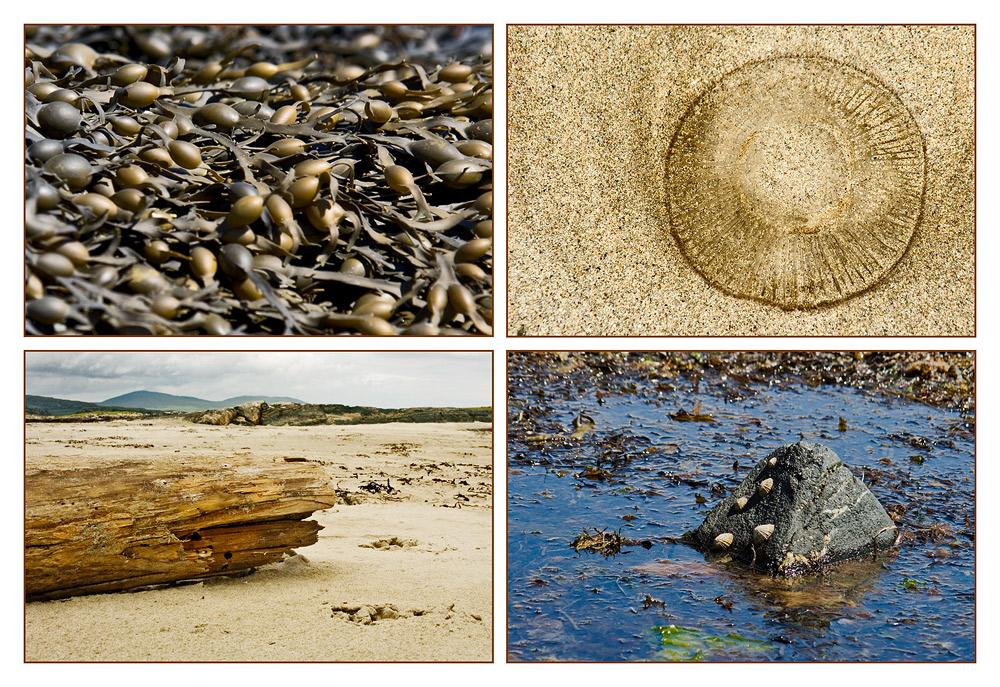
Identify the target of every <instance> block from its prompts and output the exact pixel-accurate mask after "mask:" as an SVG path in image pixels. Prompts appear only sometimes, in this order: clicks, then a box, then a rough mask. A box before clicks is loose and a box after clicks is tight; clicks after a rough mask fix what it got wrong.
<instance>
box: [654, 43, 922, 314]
mask: <svg viewBox="0 0 1000 687" xmlns="http://www.w3.org/2000/svg"><path fill="white" fill-rule="evenodd" d="M924 186H925V163H924V141H923V136H922V134H921V133H920V129H919V128H918V126H917V124H916V122H915V121H914V119H913V117H912V116H911V115H910V113H909V111H908V110H907V109H906V106H905V105H904V104H903V102H902V101H901V100H900V99H899V97H898V96H896V95H895V94H894V93H892V92H891V91H889V90H888V89H887V88H886V87H885V86H884V85H883V84H881V83H880V82H879V81H878V80H877V79H875V78H874V77H871V76H869V75H868V74H866V73H864V72H862V71H860V70H858V69H855V68H853V67H849V66H847V65H845V64H841V63H839V62H836V61H833V60H829V59H825V58H820V57H778V58H773V59H766V60H761V61H758V62H751V63H749V64H747V65H744V66H743V67H740V68H739V69H736V70H735V71H733V72H730V73H729V74H726V75H725V76H723V77H722V79H720V80H719V82H718V83H716V84H715V85H714V86H713V87H712V88H711V89H709V90H708V91H707V92H706V93H705V94H703V95H702V96H701V97H700V98H699V99H698V100H697V101H696V102H694V103H693V104H692V105H691V107H690V109H689V110H688V112H687V113H686V114H685V116H684V118H683V120H682V122H681V123H680V125H679V127H678V129H677V132H676V134H675V135H674V139H673V141H672V143H671V146H670V152H669V154H668V159H667V167H666V195H667V203H668V210H669V215H670V222H671V230H672V232H673V234H674V237H675V238H676V240H677V242H678V244H679V246H680V249H681V251H682V252H683V254H684V256H685V257H686V258H687V259H688V261H689V262H690V263H691V265H692V266H693V267H694V268H695V269H696V270H697V271H698V272H699V273H701V275H702V276H703V277H704V278H705V279H706V280H708V281H709V282H710V283H712V284H714V285H715V286H717V287H719V288H721V289H723V290H724V291H726V292H728V293H730V294H732V295H735V296H739V297H742V298H750V299H754V300H757V301H761V302H764V303H768V304H771V305H776V306H778V307H781V308H785V309H793V308H811V307H815V306H818V305H822V304H826V303H834V302H837V301H840V300H843V299H845V298H848V297H850V296H853V295H855V294H857V293H860V292H862V291H864V290H866V289H868V288H870V287H872V286H874V285H875V284H877V283H878V282H879V281H881V280H882V279H883V278H884V277H885V276H886V275H887V274H888V273H889V272H890V271H891V270H892V269H893V267H895V265H896V264H897V263H898V262H899V261H900V259H901V258H902V257H903V255H904V254H905V253H906V250H907V249H908V247H909V245H910V242H911V240H912V238H913V235H914V232H915V230H916V227H917V224H918V222H919V221H920V216H921V212H922V208H923V196H924Z"/></svg>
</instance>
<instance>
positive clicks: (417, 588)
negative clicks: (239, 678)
mask: <svg viewBox="0 0 1000 687" xmlns="http://www.w3.org/2000/svg"><path fill="white" fill-rule="evenodd" d="M491 432H492V430H491V428H490V426H489V425H486V424H479V423H475V424H471V423H470V424H457V423H456V424H382V425H355V426H319V427H238V426H236V427H234V426H229V427H212V426H205V425H193V424H189V423H187V422H184V421H182V420H175V419H157V420H151V421H150V420H144V421H137V422H124V421H113V422H102V423H93V424H75V423H74V424H40V423H31V424H28V425H27V446H26V449H27V466H28V469H36V468H40V467H63V468H65V467H71V466H76V465H99V464H101V463H111V462H114V461H116V460H121V459H124V458H128V457H134V456H135V455H136V454H137V453H140V454H146V453H148V454H157V455H177V454H178V453H183V454H185V455H206V456H233V455H248V454H260V455H268V456H283V457H301V458H307V459H310V460H316V461H322V463H321V464H322V465H323V466H324V468H325V469H326V470H327V471H328V473H329V474H330V477H331V479H332V481H333V483H334V485H335V486H336V488H337V489H338V496H339V495H341V494H344V495H346V497H345V498H344V499H342V503H340V504H338V505H337V506H336V507H334V508H331V509H329V510H326V511H322V512H319V513H315V514H314V515H313V516H312V517H313V518H314V519H316V520H318V521H319V522H320V524H322V525H323V526H324V528H325V529H323V530H322V531H321V532H320V535H319V541H318V542H317V543H316V544H314V545H313V546H309V547H305V548H302V549H299V550H298V553H299V554H300V555H297V556H292V557H290V558H288V559H286V560H285V561H284V562H282V563H277V564H274V565H270V566H266V567H265V568H262V569H260V570H258V571H257V572H255V573H253V574H251V575H249V576H246V577H239V578H213V579H210V580H208V581H204V582H194V583H190V584H182V585H179V586H174V587H165V588H158V589H152V590H148V591H138V592H130V593H115V594H100V595H93V596H81V597H73V598H70V599H65V600H61V601H47V602H32V603H28V604H26V634H25V643H26V652H25V654H26V659H27V660H28V661H490V660H491V658H492V651H493V640H492V636H493V633H492V628H493V610H492V607H493V591H492V589H493V571H492V570H493V567H492V564H493V550H492V548H493V547H492V541H493V540H492V512H493V511H492V500H493V496H492V492H493V477H492V461H493V459H492V434H491ZM149 444H152V448H148V447H146V446H147V445H149ZM135 445H140V446H143V447H144V448H139V449H137V448H136V447H135ZM386 480H388V482H389V484H390V485H392V486H393V487H394V488H395V489H398V491H397V492H394V493H391V494H370V493H368V492H366V491H364V490H361V489H359V487H360V486H361V485H364V484H367V483H369V482H373V481H374V482H379V483H385V482H386ZM348 501H351V502H354V503H353V505H349V504H348V503H347V502H348ZM362 605H368V606H372V607H379V606H386V605H391V606H394V607H395V608H396V609H398V610H399V611H400V612H402V613H403V614H405V615H406V616H407V617H401V618H397V619H388V618H386V619H381V620H377V621H376V622H373V623H371V624H369V625H361V624H358V623H355V622H352V621H351V620H350V619H348V617H347V616H346V615H345V614H343V613H339V612H336V609H337V608H356V607H358V606H362ZM409 611H413V614H412V615H409V614H408V613H407V612H409Z"/></svg>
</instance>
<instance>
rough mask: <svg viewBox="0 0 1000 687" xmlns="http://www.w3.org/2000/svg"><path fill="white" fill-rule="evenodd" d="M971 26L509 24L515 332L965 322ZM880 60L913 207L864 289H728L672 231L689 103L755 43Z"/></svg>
mask: <svg viewBox="0 0 1000 687" xmlns="http://www.w3.org/2000/svg"><path fill="white" fill-rule="evenodd" d="M974 45H975V31H974V29H973V27H971V26H957V27H956V26H948V27H940V26H889V27H880V26H638V27H637V26H632V27H614V26H611V27H601V26H568V27H563V26H511V27H509V28H508V64H509V68H508V84H509V85H508V91H509V92H508V123H509V131H508V162H509V168H510V172H509V175H508V179H509V192H508V280H509V297H508V307H509V318H508V333H509V334H510V335H527V336H534V335H615V336H645V335H729V336H743V335H778V336H781V335H802V336H811V335H840V336H847V335H882V336H896V335H962V336H971V335H973V334H974V333H975V330H974V327H975V283H974V282H975V214H974V207H975V193H974V175H975V171H974V168H975V165H974V160H975V157H974V156H975V133H974V125H975V105H974V102H975V77H974V62H975V56H974ZM788 54H804V55H818V56H822V57H827V58H831V59H834V60H838V61H840V62H843V63H846V64H848V65H851V66H854V67H856V68H859V69H861V70H864V71H865V72H867V73H869V74H872V75H874V76H875V77H876V78H877V79H878V80H880V81H881V82H882V83H883V84H884V85H885V86H887V87H888V88H889V89H891V90H892V91H893V92H895V93H896V94H897V95H898V96H899V97H900V99H901V100H902V102H903V103H904V104H905V105H906V107H907V109H908V110H909V111H910V113H911V114H912V116H913V118H914V119H915V121H916V123H917V125H918V126H919V128H920V130H921V131H922V133H923V136H924V139H925V143H926V154H927V157H926V161H927V187H926V194H925V198H924V206H923V217H922V220H921V222H920V224H919V226H918V227H917V230H916V234H915V237H914V239H913V241H912V243H911V245H910V250H909V252H908V253H907V254H906V255H905V256H904V257H903V258H902V260H901V261H900V262H899V264H897V265H896V267H895V269H893V270H892V271H890V272H889V273H888V275H887V276H886V277H885V278H884V279H883V280H882V281H881V283H879V284H877V285H876V286H875V287H874V288H872V289H870V290H869V291H866V292H864V293H861V294H859V295H857V296H854V297H851V298H848V299H847V300H844V301H840V302H838V303H835V304H832V305H828V306H824V307H819V308H815V309H811V310H782V309H781V308H778V307H775V306H772V305H767V304H762V303H758V302H755V301H751V300H746V299H742V298H737V297H733V296H729V295H726V294H725V293H723V292H722V291H720V290H719V289H717V288H715V287H713V286H712V285H710V284H709V283H708V282H706V281H705V279H704V278H702V277H701V276H700V275H699V274H698V273H697V272H695V271H694V270H693V269H692V267H691V266H690V265H689V264H688V262H687V261H686V260H685V259H684V257H683V255H682V254H681V252H680V250H679V248H678V246H677V243H676V241H675V240H674V238H673V236H672V235H671V233H670V229H669V224H668V218H667V214H666V201H665V195H664V193H665V188H664V181H663V172H664V166H665V160H666V156H667V151H668V149H669V146H670V141H671V138H672V136H673V134H674V132H675V130H676V129H677V127H678V125H679V122H680V121H681V117H682V116H683V114H684V113H685V111H686V109H687V108H688V107H689V106H690V105H691V103H692V102H694V101H695V100H696V99H697V98H698V97H699V96H701V94H703V93H704V92H705V91H706V90H707V89H708V88H709V87H710V86H711V85H712V84H713V83H715V82H716V81H717V80H718V79H719V78H720V77H722V76H723V75H725V74H727V73H728V72H730V71H732V70H734V69H736V68H738V67H740V66H742V65H744V64H746V63H748V62H750V61H753V60H757V59H763V58H767V57H774V56H779V55H788Z"/></svg>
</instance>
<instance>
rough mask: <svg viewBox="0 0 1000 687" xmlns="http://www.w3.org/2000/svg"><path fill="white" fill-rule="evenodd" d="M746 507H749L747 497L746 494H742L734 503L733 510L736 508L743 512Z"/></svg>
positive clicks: (737, 510)
mask: <svg viewBox="0 0 1000 687" xmlns="http://www.w3.org/2000/svg"><path fill="white" fill-rule="evenodd" d="M746 507H747V497H746V496H740V497H739V498H738V499H736V501H735V502H734V503H733V510H735V511H736V512H741V511H742V510H743V509H744V508H746Z"/></svg>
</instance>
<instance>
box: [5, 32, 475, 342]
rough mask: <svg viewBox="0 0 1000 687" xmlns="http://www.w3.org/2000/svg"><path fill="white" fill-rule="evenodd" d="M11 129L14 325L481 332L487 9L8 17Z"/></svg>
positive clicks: (201, 331) (70, 329) (115, 330)
mask: <svg viewBox="0 0 1000 687" xmlns="http://www.w3.org/2000/svg"><path fill="white" fill-rule="evenodd" d="M24 144H25V181H26V187H25V227H26V231H27V241H26V246H25V249H26V255H25V307H26V317H25V333H26V334H29V335H61V334H83V335H93V334H96V335H161V334H163V335H175V334H182V335H217V336H220V335H231V334H235V335H239V334H249V335H279V334H288V335H379V336H384V335H397V334H405V335H418V336H436V335H439V334H448V335H465V334H469V335H480V336H482V335H490V334H492V328H493V325H492V318H493V28H492V26H489V25H475V26H474V25H434V26H396V25H384V26H352V25H348V26H319V25H290V26H289V25H266V26H247V25H222V26H149V25H137V26H129V25H125V26H118V25H114V26H79V25H25V141H24Z"/></svg>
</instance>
